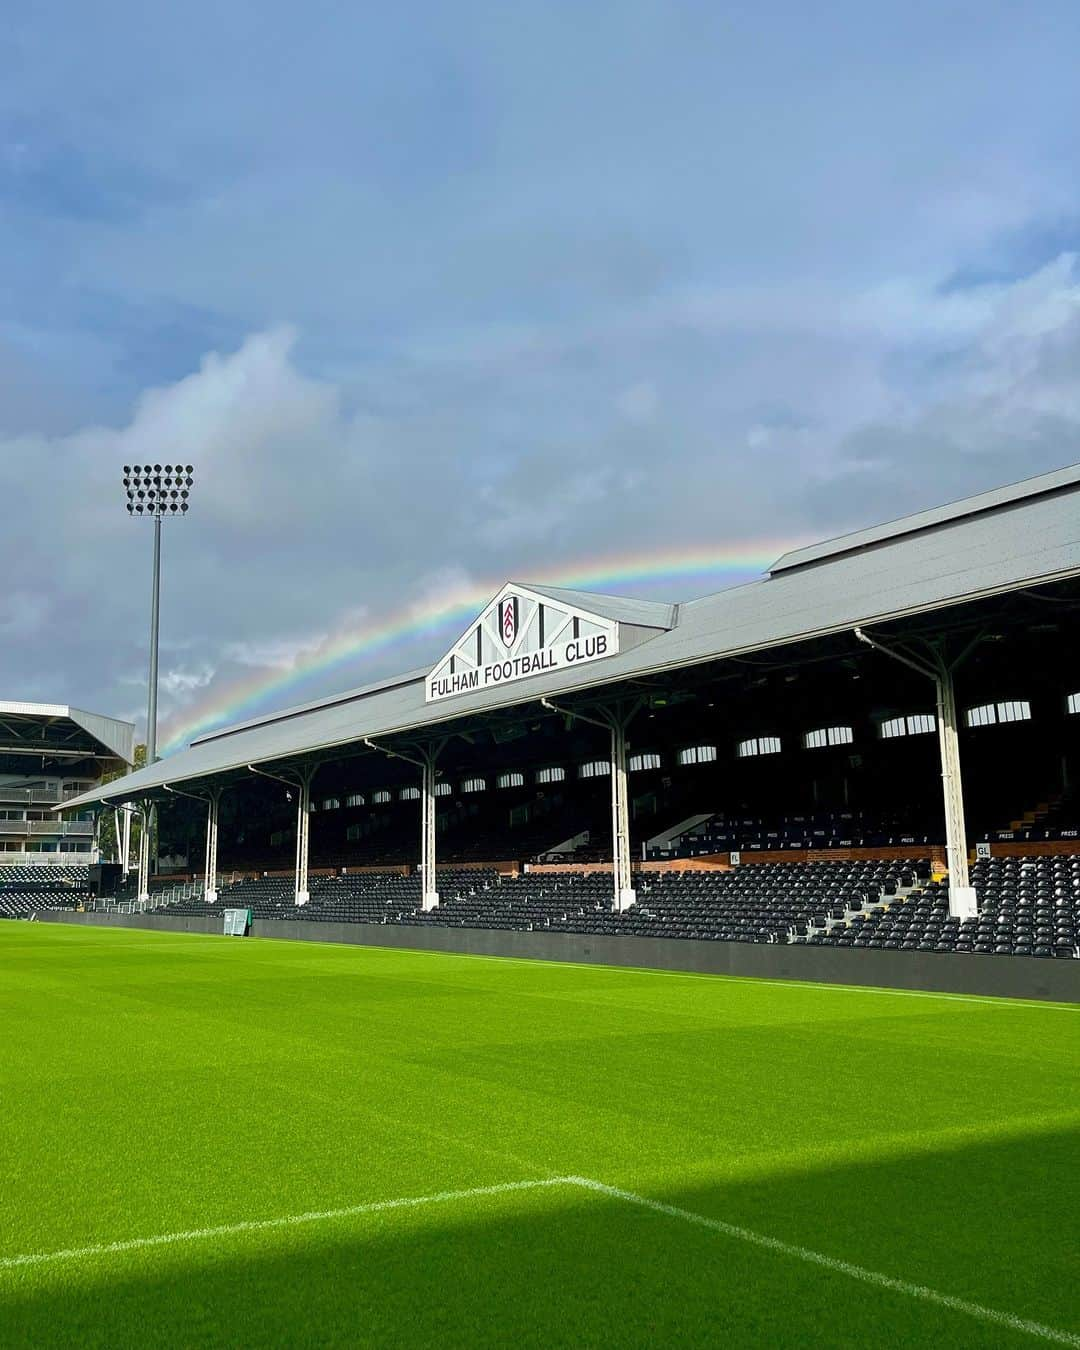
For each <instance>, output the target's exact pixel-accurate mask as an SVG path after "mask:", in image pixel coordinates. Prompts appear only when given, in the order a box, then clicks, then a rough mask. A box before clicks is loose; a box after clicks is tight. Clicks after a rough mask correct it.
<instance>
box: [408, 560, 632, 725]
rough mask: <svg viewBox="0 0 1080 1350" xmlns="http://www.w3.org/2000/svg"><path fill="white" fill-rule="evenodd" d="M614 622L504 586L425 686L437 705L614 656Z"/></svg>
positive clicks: (616, 631) (616, 627)
mask: <svg viewBox="0 0 1080 1350" xmlns="http://www.w3.org/2000/svg"><path fill="white" fill-rule="evenodd" d="M618 650H619V625H618V623H617V622H616V621H615V620H614V619H608V618H604V617H603V616H602V615H600V614H591V613H589V611H588V610H584V609H579V608H577V607H576V606H575V605H572V604H569V603H567V602H565V601H564V600H562V599H561V598H560V599H558V600H554V599H552V598H551V597H550V596H545V595H541V594H538V593H537V592H535V591H530V590H529V589H528V587H526V586H514V585H508V586H504V587H503V589H502V590H501V591H500V592H499V593H498V595H496V596H495V598H494V599H493V600H492V602H491V604H489V605H488V606H487V608H486V609H485V610H484V611H483V613H482V614H481V615H480V617H479V618H478V619H477V620H476V622H475V623H473V624H471V625H470V627H469V628H468V629H467V630H466V631H465V633H464V634H463V636H462V637H461V638H460V639H459V640H458V641H457V642H456V643H455V644H454V646H453V647H452V648H451V649H450V651H449V652H447V654H446V655H445V656H444V657H443V659H442V660H441V661H440V662H439V663H438V664H437V665H436V666H435V668H434V669H433V670H432V672H431V674H430V675H429V676H428V678H427V681H426V683H425V686H424V697H425V699H426V700H427V702H429V703H431V702H434V701H435V700H437V699H442V698H452V697H453V696H454V695H455V694H468V693H472V692H474V691H475V690H478V689H491V688H493V687H494V686H496V685H500V684H510V683H512V682H513V681H514V680H524V679H528V678H529V676H531V675H541V674H543V673H544V671H547V670H562V669H565V668H566V667H568V666H579V665H583V664H584V663H585V662H587V661H599V660H602V659H603V658H604V657H606V656H614V654H615V653H616V652H617V651H618Z"/></svg>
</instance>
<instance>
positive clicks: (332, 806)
mask: <svg viewBox="0 0 1080 1350" xmlns="http://www.w3.org/2000/svg"><path fill="white" fill-rule="evenodd" d="M340 806H341V803H340V802H339V801H338V799H337V798H336V797H326V798H324V799H323V804H322V809H323V810H324V811H336V810H338V808H339V807H340Z"/></svg>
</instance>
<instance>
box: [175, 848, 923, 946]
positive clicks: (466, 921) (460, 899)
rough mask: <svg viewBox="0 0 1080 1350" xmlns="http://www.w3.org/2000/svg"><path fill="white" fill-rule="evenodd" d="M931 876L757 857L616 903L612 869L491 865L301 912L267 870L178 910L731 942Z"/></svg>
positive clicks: (316, 897) (329, 883)
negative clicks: (424, 892)
mask: <svg viewBox="0 0 1080 1350" xmlns="http://www.w3.org/2000/svg"><path fill="white" fill-rule="evenodd" d="M928 875H929V860H924V861H922V862H920V863H910V862H903V863H901V862H896V863H889V862H858V863H848V862H837V863H829V862H817V863H782V864H761V865H757V866H750V867H743V868H736V869H733V870H731V871H726V872H703V871H702V872H698V871H671V872H640V873H638V874H637V876H636V877H635V885H636V888H637V903H636V904H635V905H634V906H632V907H631V908H630V909H629V910H626V911H625V912H623V913H621V914H616V913H614V912H613V911H612V910H611V908H610V902H611V879H610V876H609V875H608V874H607V873H604V872H592V873H589V872H547V871H535V872H529V873H525V874H523V875H521V876H518V877H500V876H499V875H498V874H497V873H495V872H493V871H488V870H484V869H472V870H467V869H455V868H452V867H451V868H447V869H445V870H443V871H441V872H440V873H439V878H438V886H439V892H440V896H441V901H440V904H439V906H438V907H437V908H436V909H434V910H431V911H429V912H427V913H425V912H423V911H422V910H421V909H420V879H419V877H418V876H415V875H414V876H410V877H404V876H400V875H397V874H391V873H357V874H355V875H352V876H340V877H318V878H314V879H313V881H312V883H311V899H310V901H309V902H308V904H306V905H305V906H303V908H302V909H300V910H298V909H297V907H296V906H295V904H294V903H293V891H292V881H291V879H289V878H284V877H279V878H263V879H260V880H252V881H243V882H238V883H236V884H234V885H232V886H228V887H225V888H224V889H223V890H222V891H221V892H220V894H219V899H218V902H217V905H216V906H208V905H207V904H206V902H205V901H203V900H186V901H181V902H178V903H176V904H174V905H171V906H169V912H170V913H174V914H206V913H213V912H218V911H220V909H221V908H223V907H226V906H237V907H247V908H250V909H251V910H252V912H253V914H254V915H255V917H256V918H263V919H267V918H291V919H295V918H303V919H306V920H313V919H314V920H319V919H324V920H336V921H339V922H341V921H344V922H364V923H404V924H414V925H427V926H440V927H470V928H502V929H516V930H519V931H530V930H536V929H547V930H552V931H560V932H567V933H625V934H628V935H638V936H651V937H676V938H705V939H713V940H718V941H728V942H787V941H788V940H789V939H790V938H791V937H794V936H799V935H803V936H805V935H806V934H808V933H810V932H811V931H812V930H813V929H814V928H815V927H821V928H824V926H825V925H826V924H828V923H829V922H830V921H833V920H835V921H839V920H842V919H843V918H844V917H845V915H847V914H849V913H850V912H851V911H855V910H862V909H864V908H865V907H866V906H868V905H870V904H872V903H873V902H875V901H877V900H878V899H880V898H881V897H891V896H896V895H898V894H900V893H902V892H906V890H907V889H909V888H911V887H914V886H916V885H917V884H918V883H919V881H920V878H924V877H926V876H928Z"/></svg>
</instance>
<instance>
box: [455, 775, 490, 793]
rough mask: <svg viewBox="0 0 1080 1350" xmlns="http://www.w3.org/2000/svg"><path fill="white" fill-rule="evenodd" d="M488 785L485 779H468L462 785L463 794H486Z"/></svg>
mask: <svg viewBox="0 0 1080 1350" xmlns="http://www.w3.org/2000/svg"><path fill="white" fill-rule="evenodd" d="M486 789H487V783H486V781H485V780H484V779H483V778H466V779H465V781H464V783H462V785H461V790H462V792H484V791H485V790H486Z"/></svg>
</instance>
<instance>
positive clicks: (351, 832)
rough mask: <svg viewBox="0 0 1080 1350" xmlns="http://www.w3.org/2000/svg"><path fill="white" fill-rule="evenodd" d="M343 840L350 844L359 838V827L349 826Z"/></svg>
mask: <svg viewBox="0 0 1080 1350" xmlns="http://www.w3.org/2000/svg"><path fill="white" fill-rule="evenodd" d="M345 838H346V839H348V840H349V841H350V842H352V841H353V840H355V839H359V838H360V826H359V825H350V826H349V828H348V829H347V830H346V831H345Z"/></svg>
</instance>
